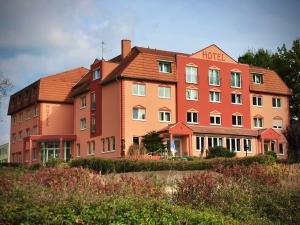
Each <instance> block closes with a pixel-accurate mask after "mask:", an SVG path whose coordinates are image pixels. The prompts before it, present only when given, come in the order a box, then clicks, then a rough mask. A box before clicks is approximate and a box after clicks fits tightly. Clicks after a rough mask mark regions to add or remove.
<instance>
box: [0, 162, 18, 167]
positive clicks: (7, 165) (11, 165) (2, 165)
mask: <svg viewBox="0 0 300 225" xmlns="http://www.w3.org/2000/svg"><path fill="white" fill-rule="evenodd" d="M19 166H21V164H19V163H15V162H2V163H0V168H2V167H19Z"/></svg>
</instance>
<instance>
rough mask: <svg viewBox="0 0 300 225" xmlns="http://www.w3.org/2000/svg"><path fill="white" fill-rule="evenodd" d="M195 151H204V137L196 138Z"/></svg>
mask: <svg viewBox="0 0 300 225" xmlns="http://www.w3.org/2000/svg"><path fill="white" fill-rule="evenodd" d="M196 151H204V137H201V136H196Z"/></svg>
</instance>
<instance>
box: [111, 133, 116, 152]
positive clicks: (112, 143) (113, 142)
mask: <svg viewBox="0 0 300 225" xmlns="http://www.w3.org/2000/svg"><path fill="white" fill-rule="evenodd" d="M111 150H112V151H113V150H116V140H115V137H114V136H112V137H111Z"/></svg>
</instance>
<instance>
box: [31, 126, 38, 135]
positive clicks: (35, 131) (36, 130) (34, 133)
mask: <svg viewBox="0 0 300 225" xmlns="http://www.w3.org/2000/svg"><path fill="white" fill-rule="evenodd" d="M32 134H33V135H38V134H39V131H38V126H36V125H35V126H33V132H32Z"/></svg>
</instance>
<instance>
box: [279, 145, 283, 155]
mask: <svg viewBox="0 0 300 225" xmlns="http://www.w3.org/2000/svg"><path fill="white" fill-rule="evenodd" d="M279 154H280V155H284V144H283V143H280V144H279Z"/></svg>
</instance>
